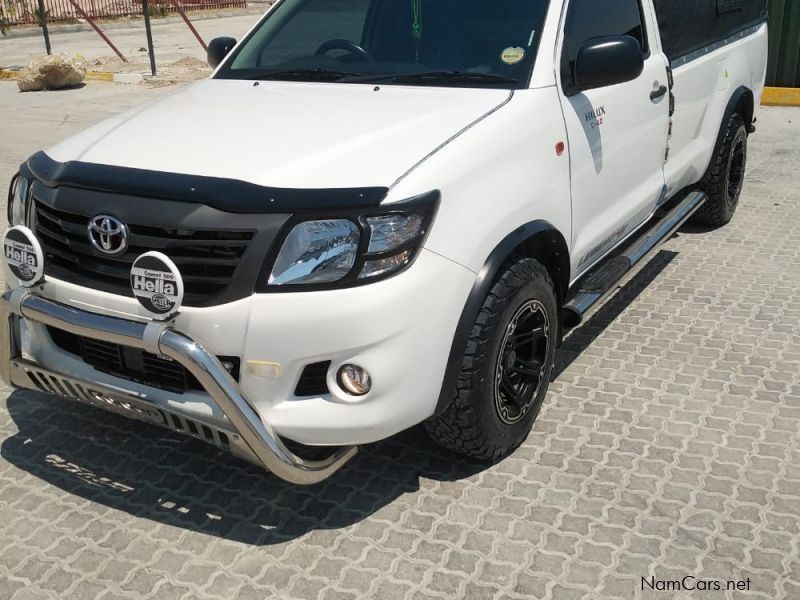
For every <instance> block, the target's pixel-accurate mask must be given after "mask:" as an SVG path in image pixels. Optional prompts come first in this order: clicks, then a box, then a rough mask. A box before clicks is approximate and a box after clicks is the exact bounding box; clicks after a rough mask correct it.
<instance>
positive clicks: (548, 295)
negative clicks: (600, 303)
mask: <svg viewBox="0 0 800 600" xmlns="http://www.w3.org/2000/svg"><path fill="white" fill-rule="evenodd" d="M557 306H558V304H557V301H556V295H555V291H554V287H553V282H552V281H551V279H550V276H549V275H548V273H547V270H546V269H545V268H544V267H543V266H542V265H541V264H540V263H539V262H537V261H535V260H533V259H529V258H522V259H518V260H515V261H513V262H511V263H509V264H508V265H507V266H506V267H505V268H504V270H503V271H502V272H501V274H500V275H499V277H498V279H497V281H496V282H495V284H494V285H493V286H492V289H491V291H490V292H489V295H488V296H487V297H486V300H485V301H484V303H483V306H482V307H481V310H480V312H479V313H478V318H477V319H476V321H475V324H474V326H473V328H472V332H471V335H470V338H469V342H468V343H467V349H466V352H465V354H464V357H463V360H462V368H461V373H460V375H459V380H458V388H457V390H456V394H455V398H453V401H452V402H451V404H450V406H449V407H448V408H447V409H446V410H445V411H444V412H443V413H442V414H440V415H437V416H434V417H432V418H431V419H429V420H428V422H427V423H426V427H427V430H428V433H429V435H430V436H431V437H432V438H433V440H434V441H436V442H437V443H439V444H440V445H442V446H444V447H445V448H448V449H450V450H454V451H456V452H458V453H460V454H464V455H467V456H470V457H473V458H477V459H480V460H488V461H493V460H497V459H500V458H502V457H504V456H506V455H508V454H510V453H511V452H512V451H513V450H514V449H516V448H517V447H518V446H519V445H520V444H521V443H522V442H523V441H524V440H525V438H526V437H527V436H528V434H529V433H530V430H531V427H532V426H533V423H534V421H535V420H536V417H537V416H538V414H539V411H540V410H541V407H542V403H543V401H544V397H545V394H546V393H547V388H548V386H549V383H550V376H551V374H552V371H553V364H554V362H555V355H556V338H557V334H558V309H557Z"/></svg>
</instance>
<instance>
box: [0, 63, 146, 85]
mask: <svg viewBox="0 0 800 600" xmlns="http://www.w3.org/2000/svg"><path fill="white" fill-rule="evenodd" d="M21 75H22V67H13V68H9V69H0V80H3V79H10V80H16V79H19V78H20V76H21ZM143 80H144V75H142V74H141V73H112V72H110V71H87V72H86V77H84V81H106V82H109V83H138V82H140V81H143Z"/></svg>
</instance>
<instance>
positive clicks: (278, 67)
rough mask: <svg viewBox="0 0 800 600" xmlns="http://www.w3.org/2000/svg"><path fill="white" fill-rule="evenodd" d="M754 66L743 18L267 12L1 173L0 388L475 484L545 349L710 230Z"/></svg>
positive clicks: (386, 7) (541, 379)
mask: <svg viewBox="0 0 800 600" xmlns="http://www.w3.org/2000/svg"><path fill="white" fill-rule="evenodd" d="M766 61H767V25H766V8H765V6H764V1H763V0H603V1H602V2H598V0H549V1H548V0H493V1H491V2H489V1H487V0H279V1H278V2H277V3H276V4H275V5H274V6H273V7H272V8H271V9H270V10H269V12H268V13H267V14H266V15H265V16H264V17H263V18H262V19H261V20H260V21H259V22H258V23H257V24H256V25H255V26H254V27H253V28H252V30H251V31H250V32H249V33H248V34H247V35H246V36H245V38H244V39H243V40H242V41H240V42H238V43H237V42H236V41H235V40H233V39H231V38H218V39H215V40H214V41H213V42H212V43H211V44H210V47H209V62H210V63H211V65H212V66H214V67H216V70H215V72H214V74H213V76H212V77H211V78H210V79H208V80H204V81H201V82H198V83H195V84H193V85H189V86H187V87H185V88H182V89H180V90H178V91H177V92H175V93H173V94H171V95H169V96H166V97H163V98H160V99H158V100H156V101H154V102H151V103H149V104H147V105H145V106H143V107H141V108H137V109H135V110H131V111H129V112H127V113H124V114H121V115H119V116H117V117H115V118H112V119H109V120H107V121H104V122H102V123H99V124H97V125H95V126H93V127H90V128H89V129H87V130H86V131H84V132H83V133H81V134H79V135H77V136H74V137H72V138H70V139H68V140H66V141H64V142H62V143H60V144H58V145H56V146H54V147H52V148H50V149H49V150H47V151H46V152H39V153H37V154H35V155H33V156H32V157H30V158H29V159H28V160H27V161H26V162H25V163H24V164H23V165H22V166H21V168H20V172H19V174H18V175H17V176H16V177H15V178H14V180H13V182H12V185H11V189H10V193H9V199H8V218H9V221H10V226H11V227H10V229H9V230H8V232H7V233H6V235H5V239H4V247H5V257H6V269H5V281H6V285H7V288H8V289H7V290H6V291H5V293H4V295H3V298H2V301H0V311H1V312H2V315H1V316H0V325H2V327H0V375H1V376H2V378H3V379H4V380H5V381H6V382H8V383H9V384H10V385H12V386H15V387H18V388H28V389H32V390H39V391H42V392H47V393H52V394H57V395H59V396H63V397H66V398H73V399H77V400H80V401H83V402H87V403H90V404H93V405H96V406H100V407H103V408H106V409H109V410H112V411H116V412H119V413H122V414H124V415H127V416H130V417H133V418H136V419H141V420H145V421H148V422H152V423H156V424H159V425H162V426H165V427H168V428H170V429H172V430H176V431H179V432H181V433H184V434H188V435H191V436H193V437H195V438H198V439H201V440H205V441H207V442H210V443H212V444H215V445H216V446H218V447H220V448H224V449H226V450H230V451H231V452H232V453H233V454H234V455H237V456H239V457H242V458H245V459H249V460H251V461H254V462H256V463H258V464H260V465H263V466H264V467H266V468H267V469H269V470H270V471H272V472H273V473H275V474H276V475H277V476H278V477H281V478H284V479H285V480H287V481H290V482H294V483H298V484H311V483H315V482H318V481H321V480H322V479H324V478H326V477H328V476H330V475H331V474H332V473H334V472H335V471H336V470H337V469H339V468H340V467H341V466H342V465H343V464H345V463H346V462H347V461H348V459H350V458H351V457H352V456H353V455H354V453H355V452H356V448H357V446H358V445H360V444H366V443H370V442H374V441H377V440H380V439H383V438H386V437H388V436H391V435H393V434H395V433H397V432H399V431H401V430H404V429H407V428H409V427H412V426H414V425H417V424H419V423H422V422H425V423H426V424H427V429H428V431H429V432H430V434H431V435H432V437H433V438H434V439H435V440H437V441H438V442H439V443H441V444H442V445H444V446H445V447H447V448H450V449H452V450H455V451H457V452H460V453H462V454H465V455H468V456H471V457H475V458H478V459H481V460H487V461H493V460H497V459H500V458H502V457H503V456H505V455H507V454H508V453H510V452H511V451H513V450H514V449H515V448H516V447H517V446H518V445H519V444H520V443H521V442H522V441H523V440H524V439H525V438H526V436H527V435H528V433H529V431H530V429H531V427H532V424H533V422H534V420H535V418H536V416H537V413H538V412H539V410H540V407H541V406H542V403H543V400H544V398H545V393H546V391H547V388H548V384H549V381H550V378H551V372H552V368H553V363H554V359H555V354H556V349H557V347H558V346H559V344H560V342H561V340H562V337H563V335H564V333H565V332H566V331H567V330H568V329H569V328H571V327H574V326H576V325H577V324H578V323H580V321H581V319H582V318H583V316H584V315H585V314H586V312H587V311H588V310H589V309H590V308H591V307H592V306H593V305H595V304H596V303H597V302H599V301H600V300H601V299H603V298H604V297H605V296H606V295H607V294H608V293H609V292H611V291H613V290H614V289H615V288H617V287H618V285H617V284H618V283H619V281H620V280H621V279H622V278H623V277H625V276H626V274H629V272H630V271H631V270H632V269H633V268H634V267H635V265H636V264H637V263H639V262H640V261H641V260H642V259H643V258H644V257H646V256H648V255H649V254H650V253H651V252H652V251H653V250H654V249H656V248H657V247H658V246H659V244H660V243H661V242H662V241H664V240H665V239H667V238H669V237H670V236H671V235H672V234H673V233H674V232H675V231H676V230H677V229H678V228H679V227H680V226H681V225H682V224H683V223H684V222H685V221H687V220H688V219H695V220H696V221H697V222H700V223H704V224H706V225H709V226H714V227H716V226H721V225H724V224H725V223H727V222H728V221H729V220H730V219H731V217H732V215H733V213H734V211H735V210H736V206H737V203H738V201H739V197H740V193H741V190H742V183H743V179H744V172H745V162H746V157H747V139H748V135H749V134H751V133H752V132H753V131H754V130H755V127H754V123H755V121H756V115H757V111H758V106H759V103H760V98H761V94H762V90H763V86H764V77H765V71H766Z"/></svg>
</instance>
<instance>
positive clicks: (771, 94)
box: [761, 87, 800, 106]
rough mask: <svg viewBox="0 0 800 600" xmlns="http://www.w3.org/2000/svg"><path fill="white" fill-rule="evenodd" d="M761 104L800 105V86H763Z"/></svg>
mask: <svg viewBox="0 0 800 600" xmlns="http://www.w3.org/2000/svg"><path fill="white" fill-rule="evenodd" d="M761 104H763V105H764V106H800V88H779V87H767V88H764V95H763V96H762V97H761Z"/></svg>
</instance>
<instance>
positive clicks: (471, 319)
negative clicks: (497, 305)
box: [434, 220, 570, 415]
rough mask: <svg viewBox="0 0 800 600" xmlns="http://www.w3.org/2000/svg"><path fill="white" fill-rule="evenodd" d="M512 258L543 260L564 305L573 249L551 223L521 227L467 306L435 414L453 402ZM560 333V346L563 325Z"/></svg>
mask: <svg viewBox="0 0 800 600" xmlns="http://www.w3.org/2000/svg"><path fill="white" fill-rule="evenodd" d="M512 257H527V258H534V259H536V260H538V261H540V262H541V263H542V264H543V265H544V267H545V268H546V269H547V271H548V273H549V274H550V278H551V279H552V280H553V283H554V285H555V287H556V289H555V292H556V296H557V300H558V304H559V305H561V304H563V303H564V299H565V298H566V295H567V291H568V288H569V278H570V259H569V247H568V246H567V242H566V240H565V238H564V236H563V235H562V234H561V232H560V231H559V230H558V229H557V228H556V227H555V226H553V225H552V224H551V223H549V222H548V221H544V220H537V221H531V222H529V223H526V224H524V225H522V226H520V227H518V228H517V229H515V230H514V231H512V232H511V233H509V234H508V235H507V236H506V237H505V238H503V240H502V241H501V242H500V243H499V244H498V245H497V246H495V248H494V250H492V252H491V253H490V254H489V257H488V258H487V259H486V262H485V263H484V265H483V268H482V269H481V270H480V272H479V273H478V276H477V278H476V279H475V283H474V284H473V286H472V290H470V293H469V296H468V297H467V300H466V302H465V303H464V307H463V309H462V311H461V317H460V318H459V320H458V324H457V326H456V331H455V334H454V336H453V343H452V345H451V347H450V354H449V356H448V359H447V366H446V368H445V373H444V378H443V380H442V387H441V391H440V393H439V400H438V402H437V404H436V411H435V413H434V414H437V415H438V414H441V413H442V412H443V411H444V410H446V409H447V407H448V406H449V405H450V402H452V400H453V397H454V395H455V391H456V388H457V385H458V376H459V373H460V372H461V359H462V357H463V355H464V351H465V349H466V347H467V342H468V341H469V336H470V333H471V331H472V327H473V325H474V324H475V320H476V319H477V317H478V313H479V312H480V310H481V306H482V305H483V302H484V300H485V299H486V296H487V295H488V294H489V291H490V290H491V288H492V285H493V284H494V282H495V280H496V279H497V277H498V275H499V274H500V272H501V269H502V268H503V266H504V265H505V264H506V263H507V262H508V260H509V259H510V258H512ZM558 331H559V334H558V340H559V343H560V340H561V331H562V328H561V323H559V327H558Z"/></svg>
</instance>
